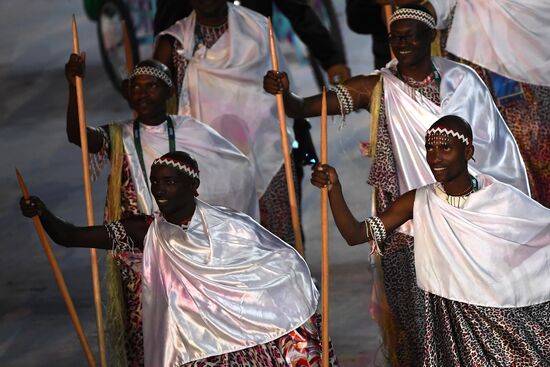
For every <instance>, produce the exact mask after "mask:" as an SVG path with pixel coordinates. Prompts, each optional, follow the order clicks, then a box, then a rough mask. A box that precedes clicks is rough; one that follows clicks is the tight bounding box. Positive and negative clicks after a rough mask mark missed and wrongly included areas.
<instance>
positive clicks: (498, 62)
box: [430, 0, 550, 86]
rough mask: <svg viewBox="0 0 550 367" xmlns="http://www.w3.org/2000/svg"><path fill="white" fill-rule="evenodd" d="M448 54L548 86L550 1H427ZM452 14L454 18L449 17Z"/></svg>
mask: <svg viewBox="0 0 550 367" xmlns="http://www.w3.org/2000/svg"><path fill="white" fill-rule="evenodd" d="M430 3H431V4H432V5H433V7H434V9H435V12H436V15H437V28H438V29H444V28H448V27H449V21H450V19H451V18H452V19H453V20H452V22H453V26H452V27H451V31H450V33H449V38H448V40H447V46H446V50H447V51H449V52H450V53H452V54H454V55H456V56H458V57H460V58H463V59H465V60H468V61H470V62H473V63H475V64H477V65H480V66H482V67H484V68H486V69H489V70H491V71H493V72H495V73H498V74H500V75H504V76H506V77H507V78H510V79H513V80H517V81H522V82H525V83H530V84H535V85H544V86H550V47H549V43H548V34H549V33H550V2H548V1H547V0H483V1H480V0H430ZM453 12H454V15H453Z"/></svg>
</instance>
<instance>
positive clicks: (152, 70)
mask: <svg viewBox="0 0 550 367" xmlns="http://www.w3.org/2000/svg"><path fill="white" fill-rule="evenodd" d="M138 75H150V76H154V77H155V78H158V79H160V80H162V81H163V82H165V83H166V85H168V87H172V79H170V77H169V76H168V74H166V73H165V72H164V71H162V70H159V69H157V68H156V67H154V66H138V67H136V68H134V71H132V74H130V77H129V79H130V80H132V79H134V78H135V77H136V76H138Z"/></svg>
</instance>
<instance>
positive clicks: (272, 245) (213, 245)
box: [142, 200, 318, 367]
mask: <svg viewBox="0 0 550 367" xmlns="http://www.w3.org/2000/svg"><path fill="white" fill-rule="evenodd" d="M142 299H143V338H144V345H145V350H144V352H145V366H155V367H156V366H180V365H182V364H184V363H187V362H189V361H193V360H197V359H202V358H207V357H209V356H214V355H220V354H224V353H229V352H233V351H237V350H241V349H245V348H248V347H252V346H255V345H259V344H263V343H267V342H270V341H272V340H275V339H276V338H278V337H280V336H282V335H285V334H287V333H289V332H290V331H292V330H294V329H296V328H297V327H299V326H301V325H302V324H303V323H304V322H306V321H307V319H308V318H309V317H311V316H312V315H313V313H314V312H315V310H316V307H317V300H318V292H317V290H316V289H315V286H314V285H313V282H312V279H311V275H310V272H309V269H308V267H307V265H306V263H305V261H304V260H303V259H302V258H301V257H300V255H298V253H297V252H296V250H294V249H293V248H292V247H291V246H289V245H287V244H286V243H284V242H283V241H282V240H280V239H279V238H278V237H276V236H275V235H273V234H272V233H270V232H269V231H267V230H266V229H264V228H263V227H261V226H260V225H259V224H258V223H257V222H255V221H254V220H252V219H251V218H250V217H248V216H246V215H244V214H242V213H237V212H233V211H231V210H228V209H226V208H219V207H218V208H217V207H212V206H209V205H207V204H205V203H203V202H201V201H199V200H197V208H196V210H195V214H194V215H193V219H192V220H191V222H190V225H189V228H188V230H187V231H185V230H183V229H182V228H181V227H179V226H177V225H173V224H171V223H168V222H167V221H165V220H164V219H163V218H162V217H160V216H159V215H157V216H156V218H155V220H154V222H153V223H152V224H151V227H150V228H149V231H148V232H147V236H146V238H145V245H144V252H143V296H142Z"/></svg>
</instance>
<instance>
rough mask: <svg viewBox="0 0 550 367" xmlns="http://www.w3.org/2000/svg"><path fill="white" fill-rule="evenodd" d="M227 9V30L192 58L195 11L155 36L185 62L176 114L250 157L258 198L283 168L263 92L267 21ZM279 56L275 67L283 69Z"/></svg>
mask: <svg viewBox="0 0 550 367" xmlns="http://www.w3.org/2000/svg"><path fill="white" fill-rule="evenodd" d="M228 8H229V9H228V16H227V17H228V30H227V31H226V32H225V33H224V34H223V35H222V36H221V37H220V38H219V39H218V40H217V41H216V43H215V44H214V45H213V46H212V47H211V48H210V49H206V47H204V45H200V46H199V48H198V49H197V50H196V52H195V54H193V50H194V48H195V37H194V34H195V21H196V19H195V18H196V17H195V12H192V13H191V15H190V16H188V17H187V18H185V19H182V20H180V21H178V22H176V23H175V24H174V25H173V26H172V27H170V28H168V29H167V30H166V31H163V32H161V33H160V34H159V36H162V35H170V36H172V37H174V38H175V39H176V40H178V41H179V42H180V43H181V44H182V46H183V57H184V58H185V59H187V60H189V64H188V66H187V69H186V71H185V76H184V79H183V86H182V88H181V93H180V98H179V111H178V114H180V115H190V116H193V117H195V118H197V119H198V120H200V121H202V122H204V123H205V124H208V125H210V126H212V127H213V128H214V129H215V130H216V131H218V132H219V133H220V134H221V135H222V136H224V137H225V138H226V139H227V140H229V141H230V142H232V143H233V144H234V145H235V146H236V147H238V148H239V149H240V150H241V151H242V152H243V153H244V154H246V155H247V156H248V157H249V159H250V160H251V161H252V162H253V163H254V165H255V169H256V190H257V195H258V197H260V196H261V195H262V194H263V193H264V192H265V190H266V188H267V186H268V185H269V183H270V182H271V179H272V178H273V176H274V175H275V174H276V173H277V172H278V171H279V169H280V168H281V165H282V164H283V152H282V144H281V137H280V132H279V122H278V117H277V108H276V101H275V97H274V96H272V95H270V94H268V93H267V92H265V91H264V89H263V77H264V75H265V73H266V72H267V71H268V70H270V69H272V67H271V59H270V51H269V36H268V28H267V18H265V17H264V16H262V15H260V14H258V13H255V12H253V11H251V10H249V9H246V8H244V7H241V6H235V5H233V4H228ZM278 54H279V56H278V57H279V62H280V68H281V70H286V67H285V64H284V59H283V57H282V54H281V53H280V52H278ZM289 122H290V121H287V127H288V129H287V130H288V131H287V133H288V135H289V144H292V142H293V140H294V138H293V133H292V124H291V123H289ZM289 149H290V146H289Z"/></svg>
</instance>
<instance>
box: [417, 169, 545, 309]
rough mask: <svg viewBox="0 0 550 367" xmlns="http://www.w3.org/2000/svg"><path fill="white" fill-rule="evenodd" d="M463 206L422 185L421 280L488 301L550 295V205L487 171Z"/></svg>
mask: <svg viewBox="0 0 550 367" xmlns="http://www.w3.org/2000/svg"><path fill="white" fill-rule="evenodd" d="M477 180H478V182H479V184H480V190H479V191H476V192H474V193H472V194H470V195H469V197H468V199H467V200H466V202H465V204H464V207H463V208H462V209H459V208H455V207H453V206H451V205H449V204H448V203H447V202H445V201H444V200H442V199H441V198H440V197H438V196H437V193H436V192H435V189H434V185H428V186H424V187H422V188H419V189H417V190H416V196H415V202H414V217H415V218H420V219H419V220H414V221H413V222H414V231H415V239H414V250H415V254H414V256H415V267H416V277H417V282H418V286H419V287H420V288H422V289H423V290H425V291H428V292H430V293H432V294H435V295H438V296H440V297H444V298H446V299H449V300H453V301H459V302H463V303H468V304H472V305H477V306H485V307H525V306H531V305H537V304H540V303H543V302H547V301H550V282H549V281H548V279H550V209H547V208H545V207H543V206H542V205H540V204H539V203H537V202H536V201H534V200H532V199H531V198H529V197H527V196H526V195H525V194H523V193H522V192H520V191H519V190H517V189H516V188H514V187H512V186H510V185H506V184H503V183H501V182H498V181H497V180H495V179H494V178H492V177H490V176H487V175H479V176H477Z"/></svg>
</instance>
